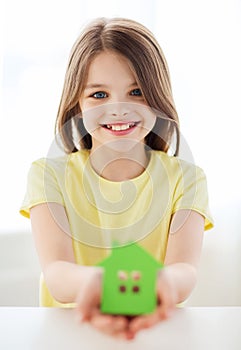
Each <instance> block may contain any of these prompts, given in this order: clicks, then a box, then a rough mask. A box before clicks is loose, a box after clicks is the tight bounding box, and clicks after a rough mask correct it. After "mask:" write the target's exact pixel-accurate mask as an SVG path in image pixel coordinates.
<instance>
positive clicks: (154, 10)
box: [0, 0, 241, 305]
mask: <svg viewBox="0 0 241 350" xmlns="http://www.w3.org/2000/svg"><path fill="white" fill-rule="evenodd" d="M0 5H1V8H0V16H1V18H0V25H1V28H0V29H1V30H0V34H1V37H0V42H1V46H0V49H1V52H3V55H0V60H1V61H0V64H1V66H2V67H3V69H2V70H1V71H0V78H1V82H2V84H1V90H2V93H1V95H0V96H1V109H0V118H1V127H0V152H1V154H0V159H1V172H0V176H1V181H0V194H1V201H0V238H1V237H2V238H3V240H1V239H0V248H1V254H0V258H1V263H0V265H1V266H0V267H1V268H2V272H1V278H0V281H2V284H1V286H0V287H1V288H0V291H1V290H2V294H1V295H0V299H1V300H2V303H3V304H4V303H5V304H6V305H9V304H14V305H15V304H16V303H18V304H21V303H22V304H24V305H28V303H30V304H31V303H32V299H31V298H30V294H31V288H33V286H34V288H35V290H37V285H38V270H37V269H35V268H34V261H35V260H34V257H33V254H34V253H33V252H32V249H30V248H28V249H25V248H27V247H29V245H28V244H29V243H28V244H27V243H26V242H29V241H27V240H26V239H27V237H25V236H24V234H25V233H28V232H29V231H30V223H29V220H27V219H25V218H23V217H21V216H20V214H19V213H18V210H19V207H20V205H21V201H22V199H23V197H24V193H25V188H26V180H27V172H28V169H29V167H30V164H31V162H32V161H33V160H35V159H37V158H39V157H44V156H46V155H47V153H48V150H49V147H50V145H51V143H52V141H53V139H54V123H55V117H56V113H57V109H58V103H59V98H60V94H61V90H62V85H63V81H64V74H65V68H66V64H67V60H68V56H69V52H70V49H71V47H72V45H73V43H74V41H75V39H76V38H77V36H78V34H79V32H80V30H81V28H82V27H83V25H84V24H85V23H86V22H87V21H88V20H90V19H92V18H94V17H99V16H105V17H112V16H123V17H129V18H132V19H135V20H138V21H140V22H142V23H143V24H144V25H146V26H147V27H149V28H150V29H151V30H152V31H153V33H154V34H155V36H156V37H157V39H158V40H159V42H160V45H161V47H162V49H163V51H164V53H165V56H166V58H167V61H168V63H169V68H170V72H171V79H172V85H173V92H174V98H175V102H176V107H177V110H178V112H179V117H180V121H181V129H182V135H183V137H184V139H185V140H186V142H187V144H188V146H189V147H190V149H191V150H192V155H193V158H194V161H195V163H196V164H197V165H199V166H201V167H202V168H203V169H204V170H205V173H206V175H207V179H208V185H209V197H210V207H211V210H212V213H213V217H214V220H215V228H214V229H213V230H211V231H209V232H207V234H206V235H205V241H204V250H203V255H202V261H201V264H200V265H201V268H200V278H199V281H200V282H199V284H198V288H197V289H196V293H194V295H193V297H192V299H191V305H237V304H239V305H241V281H240V275H241V235H240V233H241V185H240V183H241V167H240V148H241V147H240V139H241V133H240V128H241V123H240V119H241V107H240V104H241V1H240V0H200V1H198V0H182V1H180V0H165V1H164V0H160V1H158V0H145V1H143V0H139V1H129V0H116V1H111V0H110V1H107V0H106V1H105V0H102V1H99V0H98V1H97V0H91V1H87V0H86V1H77V0H68V1H57V0H52V1H51V0H41V1H40V0H39V1H34V0H6V1H1V0H0ZM2 57H3V59H2ZM185 155H186V154H185V152H182V156H184V157H185ZM27 236H28V237H30V235H28V234H27ZM24 237H25V238H24ZM6 238H8V239H7V240H6ZM28 239H29V238H28ZM25 252H27V253H25ZM27 254H29V256H27ZM25 255H26V259H25ZM23 260H24V261H23ZM25 260H26V261H25ZM21 264H22V265H24V268H22V270H21V269H20V267H19V266H20V265H21ZM22 265H21V266H22ZM31 267H32V269H33V270H34V272H33V274H34V278H33V277H32V272H31V271H30V270H31ZM11 269H13V271H12V270H11ZM20 270H21V273H20V272H19V271H20ZM35 270H36V271H37V272H36V271H35ZM9 271H10V272H9ZM24 274H25V275H24ZM4 276H5V277H4ZM11 276H12V277H11ZM23 276H25V277H26V278H25V279H24V278H23ZM4 278H5V279H4ZM33 279H34V281H35V282H34V283H33ZM20 285H21V286H22V287H24V288H22V292H21V291H19V293H20V294H21V293H22V297H23V300H22V301H21V300H17V299H16V295H15V290H16V288H18V290H19V286H20ZM19 293H18V295H19ZM34 295H37V291H35V293H32V298H35V296H34ZM8 297H9V298H8ZM30 299H31V300H30ZM4 300H5V301H4Z"/></svg>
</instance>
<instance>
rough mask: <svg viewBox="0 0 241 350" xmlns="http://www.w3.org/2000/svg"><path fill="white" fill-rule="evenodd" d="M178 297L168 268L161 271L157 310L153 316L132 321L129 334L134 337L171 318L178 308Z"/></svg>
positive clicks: (138, 317)
mask: <svg viewBox="0 0 241 350" xmlns="http://www.w3.org/2000/svg"><path fill="white" fill-rule="evenodd" d="M177 297H178V296H177V291H176V288H175V285H174V281H173V279H172V275H171V274H170V273H169V272H168V268H164V269H162V270H160V271H159V272H158V278H157V298H158V305H157V308H156V310H155V311H154V312H153V313H152V314H148V315H142V316H137V317H134V318H133V319H132V320H131V321H130V324H129V332H130V333H131V334H132V336H133V337H134V336H135V334H136V333H137V332H139V331H140V330H142V329H145V328H149V327H152V326H154V325H155V324H157V323H158V322H160V321H161V320H165V319H167V318H168V317H170V316H171V315H172V314H173V312H174V310H175V308H176V304H177V300H178V298H177Z"/></svg>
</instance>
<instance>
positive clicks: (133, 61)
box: [55, 18, 180, 155]
mask: <svg viewBox="0 0 241 350" xmlns="http://www.w3.org/2000/svg"><path fill="white" fill-rule="evenodd" d="M104 50H112V51H115V52H117V53H119V54H121V55H123V56H125V57H126V58H127V59H128V60H129V62H130V66H131V67H132V69H133V72H134V74H135V76H136V80H137V83H138V85H139V87H140V89H141V91H142V94H143V96H144V98H145V100H146V102H147V104H148V105H149V106H150V107H151V108H153V109H154V110H155V112H156V114H157V118H156V123H155V126H154V128H153V129H152V131H150V132H149V134H148V135H147V136H146V138H145V143H146V145H147V146H148V147H150V148H151V149H155V150H161V151H164V152H167V151H168V149H169V148H170V147H171V143H172V142H173V136H174V135H175V136H176V141H175V146H174V155H177V154H178V150H179V142H180V131H179V121H178V115H177V112H176V108H175V105H174V101H173V96H172V89H171V82H170V76H169V71H168V66H167V62H166V59H165V57H164V55H163V52H162V50H161V48H160V46H159V44H158V42H157V41H156V39H155V38H154V36H153V34H152V33H151V32H150V31H149V30H148V29H147V28H146V27H144V26H143V25H142V24H140V23H138V22H136V21H133V20H130V19H123V18H112V19H106V18H98V19H95V20H94V21H92V22H91V23H89V25H87V26H86V28H85V29H84V30H83V31H82V33H81V34H80V36H79V38H78V39H77V41H76V42H75V44H74V46H73V49H72V51H71V54H70V59H69V64H68V67H67V71H66V76H65V82H64V87H63V92H62V97H61V101H60V105H59V110H58V115H57V119H56V127H55V130H56V132H59V133H60V136H61V139H62V142H63V144H64V147H65V151H66V152H67V153H72V152H76V151H78V147H76V145H75V141H74V139H75V136H74V135H75V134H76V132H77V134H78V137H79V138H80V145H79V146H80V147H81V148H87V149H90V148H91V147H92V139H91V136H90V134H88V132H87V131H86V129H85V127H84V125H83V122H82V118H74V117H76V116H78V115H80V114H81V109H80V106H79V99H80V96H81V94H82V92H83V89H84V85H85V82H86V78H87V74H88V68H89V65H90V63H91V61H92V60H93V58H94V57H95V56H96V55H97V54H98V53H100V52H102V51H104ZM163 116H164V117H163ZM72 121H74V122H72ZM74 129H75V130H74Z"/></svg>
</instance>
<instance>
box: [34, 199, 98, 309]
mask: <svg viewBox="0 0 241 350" xmlns="http://www.w3.org/2000/svg"><path fill="white" fill-rule="evenodd" d="M30 217H31V224H32V231H33V235H34V240H35V245H36V250H37V253H38V256H39V260H40V265H41V268H42V271H43V274H44V279H45V282H46V284H47V286H48V289H49V290H50V292H51V294H52V295H53V297H54V298H55V299H56V300H57V301H59V302H62V303H71V302H74V301H76V298H77V297H78V294H79V290H80V287H81V286H83V285H84V284H86V281H87V280H88V279H90V278H91V277H92V276H93V275H94V274H97V273H98V269H97V268H96V267H86V266H79V265H77V264H76V262H75V257H74V252H73V247H72V238H71V233H70V228H69V223H68V218H67V215H66V212H65V209H64V207H63V206H61V205H60V204H57V203H44V204H40V205H37V206H35V207H33V208H32V209H31V210H30Z"/></svg>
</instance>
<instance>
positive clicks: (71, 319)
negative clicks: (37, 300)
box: [0, 307, 241, 350]
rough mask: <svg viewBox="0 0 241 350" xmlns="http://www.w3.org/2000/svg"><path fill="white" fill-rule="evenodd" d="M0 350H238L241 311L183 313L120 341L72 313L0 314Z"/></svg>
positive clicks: (32, 311) (218, 309) (44, 310)
mask: <svg viewBox="0 0 241 350" xmlns="http://www.w3.org/2000/svg"><path fill="white" fill-rule="evenodd" d="M0 349H1V350H8V349H17V350H20V349H21V350H55V349H57V350H62V349H63V350H75V349H78V350H80V349H81V350H89V349H91V350H92V349H93V350H119V349H127V350H129V349H131V350H142V349H143V350H152V349H158V350H160V349H163V350H175V349H177V350H182V349H185V350H209V349H210V350H224V349H225V350H240V349H241V307H213V308H204V307H200V308H183V309H178V310H177V312H176V313H174V315H173V316H172V318H171V319H169V320H167V321H164V322H161V323H159V324H158V325H157V326H155V327H153V328H152V329H148V330H143V331H142V332H140V333H139V335H137V337H136V339H134V340H132V341H125V340H116V339H113V338H111V337H109V336H106V335H104V334H102V333H100V332H98V331H97V330H95V329H93V328H92V327H91V326H90V325H89V324H82V325H80V324H78V323H77V322H76V320H75V314H74V310H70V309H54V308H28V307H27V308H16V307H1V308H0Z"/></svg>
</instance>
